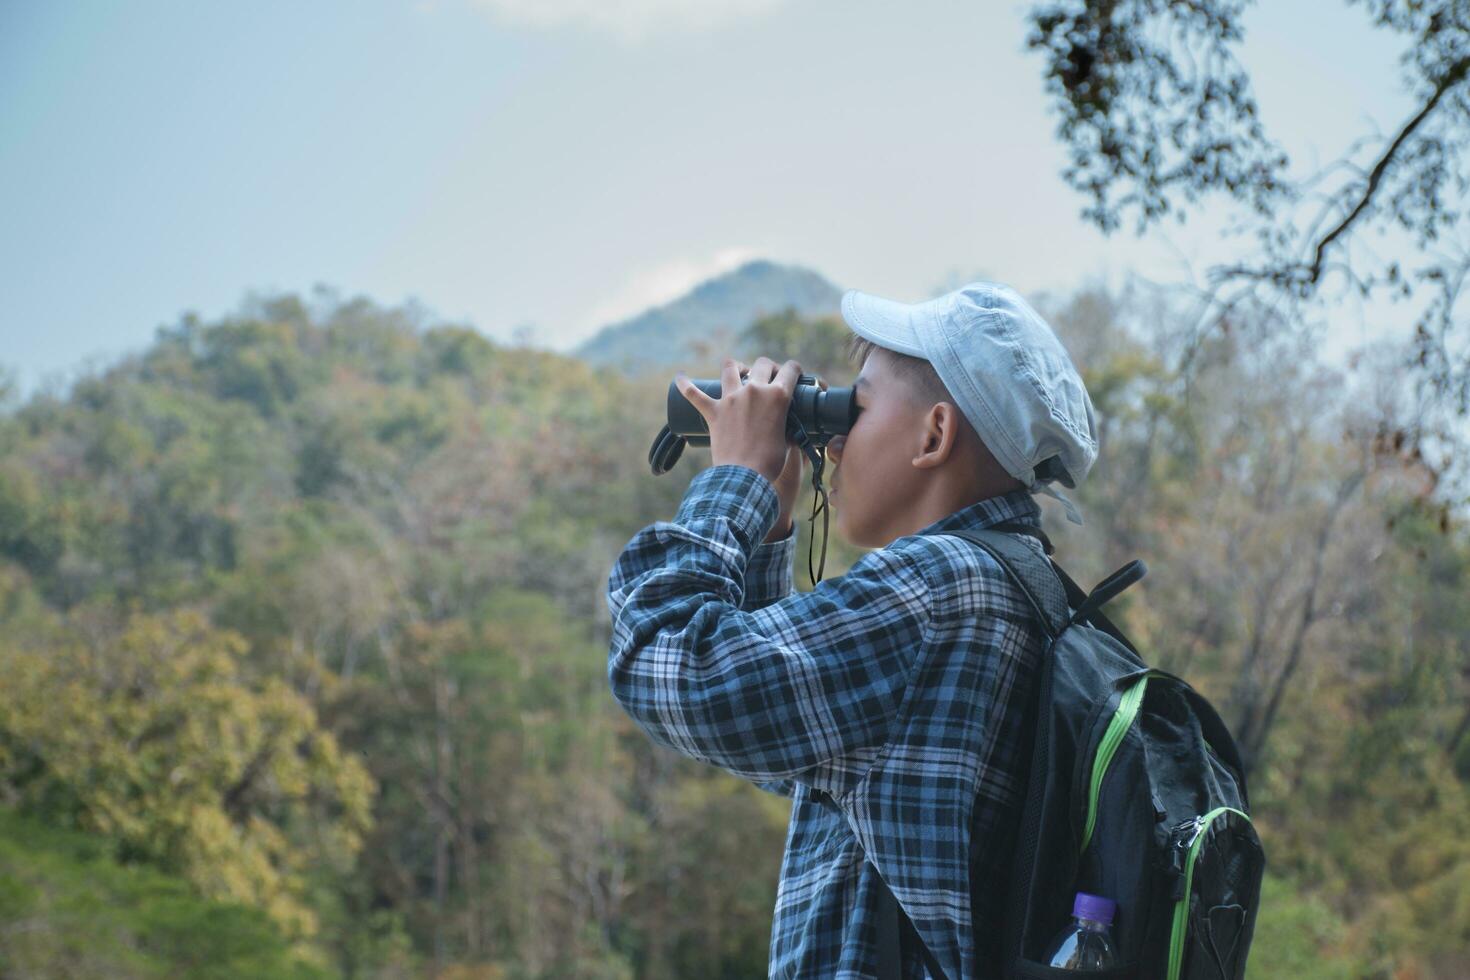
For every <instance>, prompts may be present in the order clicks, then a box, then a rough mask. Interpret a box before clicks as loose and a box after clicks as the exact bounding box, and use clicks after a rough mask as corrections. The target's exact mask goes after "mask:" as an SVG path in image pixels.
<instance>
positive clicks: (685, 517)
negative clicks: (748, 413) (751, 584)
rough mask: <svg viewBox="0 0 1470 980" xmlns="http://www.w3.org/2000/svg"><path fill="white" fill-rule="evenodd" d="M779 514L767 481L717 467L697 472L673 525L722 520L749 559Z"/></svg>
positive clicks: (753, 473)
mask: <svg viewBox="0 0 1470 980" xmlns="http://www.w3.org/2000/svg"><path fill="white" fill-rule="evenodd" d="M780 512H781V500H780V498H779V497H777V496H776V488H775V487H773V486H771V481H770V480H767V479H766V478H765V477H764V476H761V475H760V474H759V473H757V472H756V471H755V470H753V469H751V468H750V467H748V466H740V465H737V464H734V463H721V464H720V465H719V466H711V467H710V468H709V469H706V470H702V471H700V472H699V473H698V474H697V475H696V476H695V477H694V479H692V480H690V481H689V489H687V490H685V491H684V500H683V502H681V503H680V504H679V512H678V513H677V514H676V515H675V516H674V523H675V524H685V525H687V524H688V523H689V522H691V521H698V520H701V519H709V518H716V517H722V518H724V519H725V520H727V521H729V522H730V524H731V527H732V528H733V529H734V530H735V531H736V532H737V533H738V535H739V536H740V537H741V539H742V540H743V542H744V544H745V546H746V549H745V551H746V555H747V556H749V555H750V554H751V553H752V552H754V551H755V550H756V549H757V547H758V546H759V545H760V543H761V541H762V540H763V539H764V538H765V536H766V535H767V534H768V533H770V530H771V528H773V527H775V526H776V518H777V517H779V516H780ZM792 537H793V538H794V537H796V535H795V533H793V534H792Z"/></svg>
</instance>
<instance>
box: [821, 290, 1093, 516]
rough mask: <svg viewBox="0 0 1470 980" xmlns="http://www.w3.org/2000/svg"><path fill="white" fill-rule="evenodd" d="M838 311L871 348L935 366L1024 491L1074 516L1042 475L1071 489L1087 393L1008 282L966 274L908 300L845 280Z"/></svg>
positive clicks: (1087, 418)
mask: <svg viewBox="0 0 1470 980" xmlns="http://www.w3.org/2000/svg"><path fill="white" fill-rule="evenodd" d="M842 318H843V319H844V320H846V321H847V325H848V326H849V327H851V328H852V330H853V332H854V333H856V334H857V335H858V336H860V337H865V338H867V339H868V340H871V341H872V342H873V343H875V344H877V345H878V346H879V347H884V348H887V349H888V350H891V351H897V352H898V353H900V354H908V355H910V356H911V357H920V358H923V359H924V360H926V361H928V362H929V363H930V364H932V365H934V372H935V373H936V374H938V375H939V380H940V381H943V382H944V386H945V387H946V388H948V389H949V393H950V395H951V396H952V397H953V398H954V400H955V404H956V405H957V406H958V407H959V410H960V411H961V412H963V413H964V415H965V418H967V419H969V420H970V424H971V425H972V426H974V428H975V432H976V433H978V434H979V436H980V438H981V439H982V440H984V442H985V446H986V448H988V449H989V450H990V452H991V454H992V455H994V456H995V459H996V461H997V462H999V463H1000V465H1001V466H1003V467H1004V468H1005V471H1006V472H1007V473H1009V474H1010V475H1011V476H1013V477H1015V478H1016V479H1018V480H1020V481H1021V482H1022V483H1023V484H1024V485H1025V486H1026V489H1027V490H1029V491H1030V492H1032V493H1044V494H1046V495H1047V496H1049V497H1055V498H1056V499H1057V500H1059V501H1061V503H1062V506H1063V507H1064V508H1066V511H1067V520H1069V521H1071V522H1072V523H1074V524H1081V523H1082V516H1081V515H1080V514H1079V513H1078V512H1077V508H1076V506H1075V505H1073V503H1072V502H1071V501H1070V500H1068V499H1067V498H1066V497H1063V496H1062V495H1061V494H1059V493H1057V492H1056V491H1055V490H1053V489H1052V488H1051V487H1050V486H1048V485H1047V484H1048V483H1049V482H1050V481H1052V480H1057V481H1059V482H1060V483H1061V484H1062V485H1063V486H1065V487H1068V488H1075V487H1076V486H1077V484H1079V483H1081V482H1082V480H1083V478H1085V477H1086V476H1087V471H1088V470H1090V469H1092V464H1093V462H1094V461H1095V460H1096V459H1097V423H1096V420H1095V419H1094V417H1093V411H1092V399H1090V398H1088V397H1087V388H1086V387H1085V386H1084V385H1083V383H1082V377H1081V375H1079V374H1078V373H1077V369H1076V368H1075V367H1073V366H1072V359H1071V358H1070V357H1068V356H1067V350H1066V348H1064V347H1063V346H1062V342H1061V341H1060V340H1058V339H1057V335H1056V332H1055V331H1054V330H1052V328H1051V325H1050V324H1048V323H1047V322H1046V321H1045V320H1043V319H1042V318H1041V314H1039V313H1037V312H1036V311H1035V310H1033V309H1032V308H1031V306H1030V305H1029V304H1028V303H1027V302H1026V301H1025V300H1023V299H1022V298H1021V297H1020V296H1019V295H1018V294H1017V293H1016V291H1015V290H1014V289H1011V288H1010V287H1009V286H1004V285H1001V284H1000V283H995V282H972V283H970V284H969V285H966V286H961V287H960V288H959V289H956V290H955V291H954V292H952V293H946V294H945V295H943V296H940V297H938V298H937V299H931V300H929V301H927V302H924V303H912V304H910V303H896V302H894V301H893V300H888V299H881V298H879V297H877V296H872V295H869V294H868V293H860V292H858V291H857V290H856V289H849V290H848V291H847V292H846V293H844V294H843V296H842ZM1048 460H1052V461H1051V462H1048ZM1043 463H1046V465H1045V466H1044V467H1042V471H1041V473H1039V474H1038V473H1037V471H1036V470H1037V467H1038V466H1039V465H1041V464H1043Z"/></svg>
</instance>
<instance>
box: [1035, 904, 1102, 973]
mask: <svg viewBox="0 0 1470 980" xmlns="http://www.w3.org/2000/svg"><path fill="white" fill-rule="evenodd" d="M1116 911H1118V903H1117V902H1115V901H1113V900H1112V899H1110V898H1103V897H1102V896H1101V895H1089V894H1087V892H1078V893H1077V898H1076V899H1075V900H1074V901H1073V902H1072V924H1071V925H1069V926H1068V927H1067V928H1065V929H1063V930H1062V931H1061V933H1060V934H1059V935H1058V936H1057V938H1056V939H1054V940H1052V944H1051V946H1049V947H1048V949H1049V950H1050V952H1049V953H1048V955H1047V956H1046V957H1044V959H1045V961H1046V964H1047V966H1053V967H1058V968H1060V969H1063V970H1076V971H1078V972H1079V973H1082V972H1085V971H1087V970H1106V969H1109V968H1111V967H1113V966H1116V965H1117V958H1116V957H1115V956H1114V954H1113V935H1112V933H1111V932H1110V931H1109V930H1108V927H1109V926H1111V925H1112V924H1113V913H1115V912H1116Z"/></svg>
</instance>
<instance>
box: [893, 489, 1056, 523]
mask: <svg viewBox="0 0 1470 980" xmlns="http://www.w3.org/2000/svg"><path fill="white" fill-rule="evenodd" d="M1010 521H1013V522H1015V523H1017V524H1027V525H1029V526H1031V527H1041V506H1040V505H1039V504H1038V503H1037V502H1036V500H1035V498H1034V497H1032V496H1031V492H1030V491H1029V490H1025V489H1021V490H1012V491H1011V492H1010V493H1003V494H1001V495H999V496H997V497H987V498H986V499H984V500H979V501H976V502H975V503H973V504H970V505H969V506H966V507H961V508H960V509H959V510H957V511H955V512H954V513H952V514H950V515H949V516H948V517H941V518H940V519H939V520H937V521H935V522H934V523H933V524H930V525H929V526H928V527H923V528H920V529H919V530H918V531H917V532H915V533H917V534H942V533H944V532H945V531H953V530H956V529H958V528H974V529H978V528H984V527H993V526H994V525H996V524H1004V523H1007V522H1010Z"/></svg>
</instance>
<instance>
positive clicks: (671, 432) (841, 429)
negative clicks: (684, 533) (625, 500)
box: [648, 374, 860, 476]
mask: <svg viewBox="0 0 1470 980" xmlns="http://www.w3.org/2000/svg"><path fill="white" fill-rule="evenodd" d="M690 381H691V382H692V383H693V384H694V386H695V387H697V388H698V389H699V390H700V391H702V392H704V393H705V394H706V395H709V396H710V397H711V398H719V397H720V395H721V394H722V393H723V392H724V385H723V384H722V383H721V381H720V379H719V378H697V379H696V378H691V379H690ZM741 383H742V384H744V383H745V381H744V379H743V378H742V379H741ZM859 411H860V409H859V408H858V407H857V401H856V399H855V398H854V397H853V390H852V389H851V388H828V389H826V390H825V391H824V390H823V389H822V388H821V387H820V386H819V385H818V384H817V379H816V377H815V376H814V375H810V374H803V375H801V376H800V377H799V378H797V379H796V390H795V391H793V392H792V395H791V409H790V411H788V412H787V413H786V434H787V436H789V437H791V438H792V439H794V440H796V441H797V442H798V443H801V442H803V441H805V442H808V443H810V445H812V446H825V445H826V444H827V443H828V442H830V441H831V439H832V437H833V436H839V435H845V434H846V433H847V431H848V430H849V429H851V428H852V424H853V422H855V421H857V417H858V412H859ZM668 417H669V421H668V424H667V425H665V426H664V428H663V431H662V432H660V433H659V434H658V437H657V438H656V439H654V441H653V447H652V448H651V449H649V451H648V463H649V465H650V466H651V467H652V469H653V475H654V476H659V475H661V474H663V473H667V472H668V471H669V470H670V469H671V468H672V467H673V465H674V464H675V463H676V462H678V460H679V456H680V455H681V454H682V453H683V452H684V447H685V446H686V445H689V446H708V445H709V426H708V424H707V423H706V422H705V420H704V416H703V415H701V414H699V409H697V408H695V407H694V406H693V405H692V404H690V402H689V399H687V398H685V397H684V393H683V392H681V391H680V390H679V386H678V385H677V384H676V383H674V382H672V381H671V382H669V395H668Z"/></svg>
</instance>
